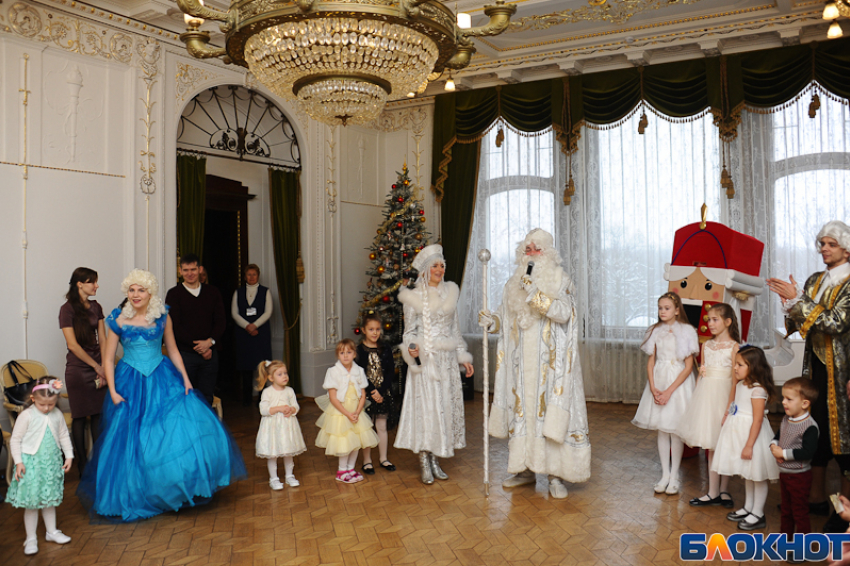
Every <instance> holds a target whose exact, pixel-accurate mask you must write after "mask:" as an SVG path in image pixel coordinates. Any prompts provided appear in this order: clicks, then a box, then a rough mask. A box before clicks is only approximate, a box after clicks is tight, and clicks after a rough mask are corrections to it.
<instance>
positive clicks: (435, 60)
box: [177, 0, 516, 126]
mask: <svg viewBox="0 0 850 566" xmlns="http://www.w3.org/2000/svg"><path fill="white" fill-rule="evenodd" d="M177 5H178V6H179V7H180V9H181V10H182V11H183V13H184V14H186V17H185V21H186V25H187V28H188V29H187V31H186V32H185V33H183V34H181V35H180V40H181V41H183V43H185V44H186V49H187V50H188V51H189V53H190V54H191V55H192V56H194V57H197V58H199V59H205V58H220V59H221V60H222V61H224V62H225V63H231V64H236V65H241V66H243V67H247V68H248V69H250V70H251V72H252V73H253V74H254V76H256V77H257V79H258V80H259V81H260V82H261V83H262V84H264V85H265V86H266V87H268V88H269V89H270V90H271V91H272V92H274V93H275V94H277V95H278V96H281V97H282V98H284V99H288V100H297V101H298V103H299V104H301V106H302V107H303V108H304V110H305V111H306V112H307V114H309V115H310V116H311V117H312V118H314V119H316V120H318V121H320V122H323V123H325V124H328V125H331V126H335V125H339V124H341V125H343V126H345V125H347V124H363V123H366V122H370V121H371V120H374V119H375V118H377V117H378V115H379V114H380V113H381V110H383V108H384V106H385V104H386V102H387V100H390V99H399V98H403V97H405V96H408V93H412V92H417V91H418V92H421V91H423V90H424V87H425V85H427V83H428V79H429V76H430V77H431V78H432V79H433V78H436V77H437V76H439V75H440V74H441V73H442V72H443V71H444V70H446V69H462V68H464V67H466V66H467V65H469V62H470V60H471V58H472V55H473V53H475V46H474V45H473V43H472V38H474V37H483V36H489V35H498V34H500V33H502V32H503V31H505V29H507V27H508V24H509V23H510V19H511V16H512V15H513V14H514V13H515V12H516V6H515V5H513V4H505V0H495V4H493V5H488V6H485V7H484V14H485V15H486V16H487V17H488V18H489V21H488V22H487V23H486V24H485V25H483V26H479V27H470V28H462V27H461V26H458V23H457V22H458V20H457V17H456V15H455V13H454V12H453V11H452V10H451V9H450V8H448V7H447V6H445V5H444V4H443V2H440V1H439V0H329V1H323V0H278V1H275V0H233V1H232V2H231V4H230V9H229V10H228V11H227V12H221V11H219V10H214V9H210V8H207V7H206V6H204V5H203V0H177ZM204 19H211V20H216V21H220V22H222V23H221V25H220V28H221V31H222V32H223V33H224V34H225V47H223V48H215V47H210V46H209V45H208V43H209V41H210V36H209V33H208V32H206V31H201V30H200V29H199V28H200V26H201V24H202V23H203V22H204Z"/></svg>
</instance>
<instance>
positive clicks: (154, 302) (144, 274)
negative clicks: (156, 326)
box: [121, 269, 165, 324]
mask: <svg viewBox="0 0 850 566" xmlns="http://www.w3.org/2000/svg"><path fill="white" fill-rule="evenodd" d="M131 285H139V286H141V287H143V288H144V289H145V290H146V291H147V292H148V293H150V294H151V300H150V303H148V310H147V312H146V313H145V320H147V321H148V324H153V321H155V320H156V319H158V318H159V317H160V316H162V315H164V314H165V305H164V304H163V303H162V299H160V298H159V295H158V293H159V283H157V280H156V277H155V276H154V274H153V273H151V272H150V271H145V270H144V269H134V270H133V271H131V272H130V273H128V274H127V277H125V278H124V281H122V282H121V292H122V293H123V294H125V295H126V294H127V292H128V291H129V290H130V286H131ZM121 316H123V317H125V318H133V317H134V316H136V309H134V308H133V305H131V304H130V301H127V303H126V304H125V305H124V308H123V309H122V310H121Z"/></svg>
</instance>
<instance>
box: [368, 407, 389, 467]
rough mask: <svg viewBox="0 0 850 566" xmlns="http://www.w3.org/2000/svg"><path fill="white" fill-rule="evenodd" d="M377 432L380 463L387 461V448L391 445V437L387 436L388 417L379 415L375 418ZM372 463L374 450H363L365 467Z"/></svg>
mask: <svg viewBox="0 0 850 566" xmlns="http://www.w3.org/2000/svg"><path fill="white" fill-rule="evenodd" d="M375 430H376V431H377V433H378V457H379V458H380V460H378V461H379V462H386V461H387V446H388V445H389V435H388V434H387V416H386V415H378V416H376V417H375ZM371 461H372V449H371V448H364V449H363V465H364V466H365V465H366V464H368V463H370V462H371Z"/></svg>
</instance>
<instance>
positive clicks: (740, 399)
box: [711, 381, 779, 481]
mask: <svg viewBox="0 0 850 566" xmlns="http://www.w3.org/2000/svg"><path fill="white" fill-rule="evenodd" d="M735 387H736V388H735V402H734V403H733V404H732V406H731V407H730V408H729V416H727V417H726V422H725V423H724V424H723V428H722V429H721V430H720V438H719V439H718V440H717V447H716V449H715V452H714V458H713V459H712V461H711V471H712V472H717V473H718V474H720V475H722V476H741V477H742V478H744V479H746V480H752V481H765V480H778V479H779V466H777V465H776V460H775V459H774V457H773V454H771V453H770V442H771V441H772V440H773V429H771V428H770V423H769V422H768V421H767V418H766V417H765V414H766V413H767V411H765V412H764V413H765V414H761V415H753V399H767V391H765V390H764V388H763V387H760V386H758V385H757V386H755V387H753V388H749V387H747V386H746V385H744V382H743V381H740V382H738V385H736V386H735ZM753 418H757V419H759V420H761V429H760V430H759V434H758V436H757V437H756V442H755V444H754V445H753V458H752V459H751V460H744V459H742V458H741V451H742V450H743V449H744V446H745V445H746V444H747V439H748V438H749V437H750V428H751V427H752V426H753Z"/></svg>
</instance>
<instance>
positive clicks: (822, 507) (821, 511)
mask: <svg viewBox="0 0 850 566" xmlns="http://www.w3.org/2000/svg"><path fill="white" fill-rule="evenodd" d="M830 511H832V505H830V504H829V501H821V502H820V503H809V513H811V514H812V515H820V516H821V517H826V516H827V515H829V512H830Z"/></svg>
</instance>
